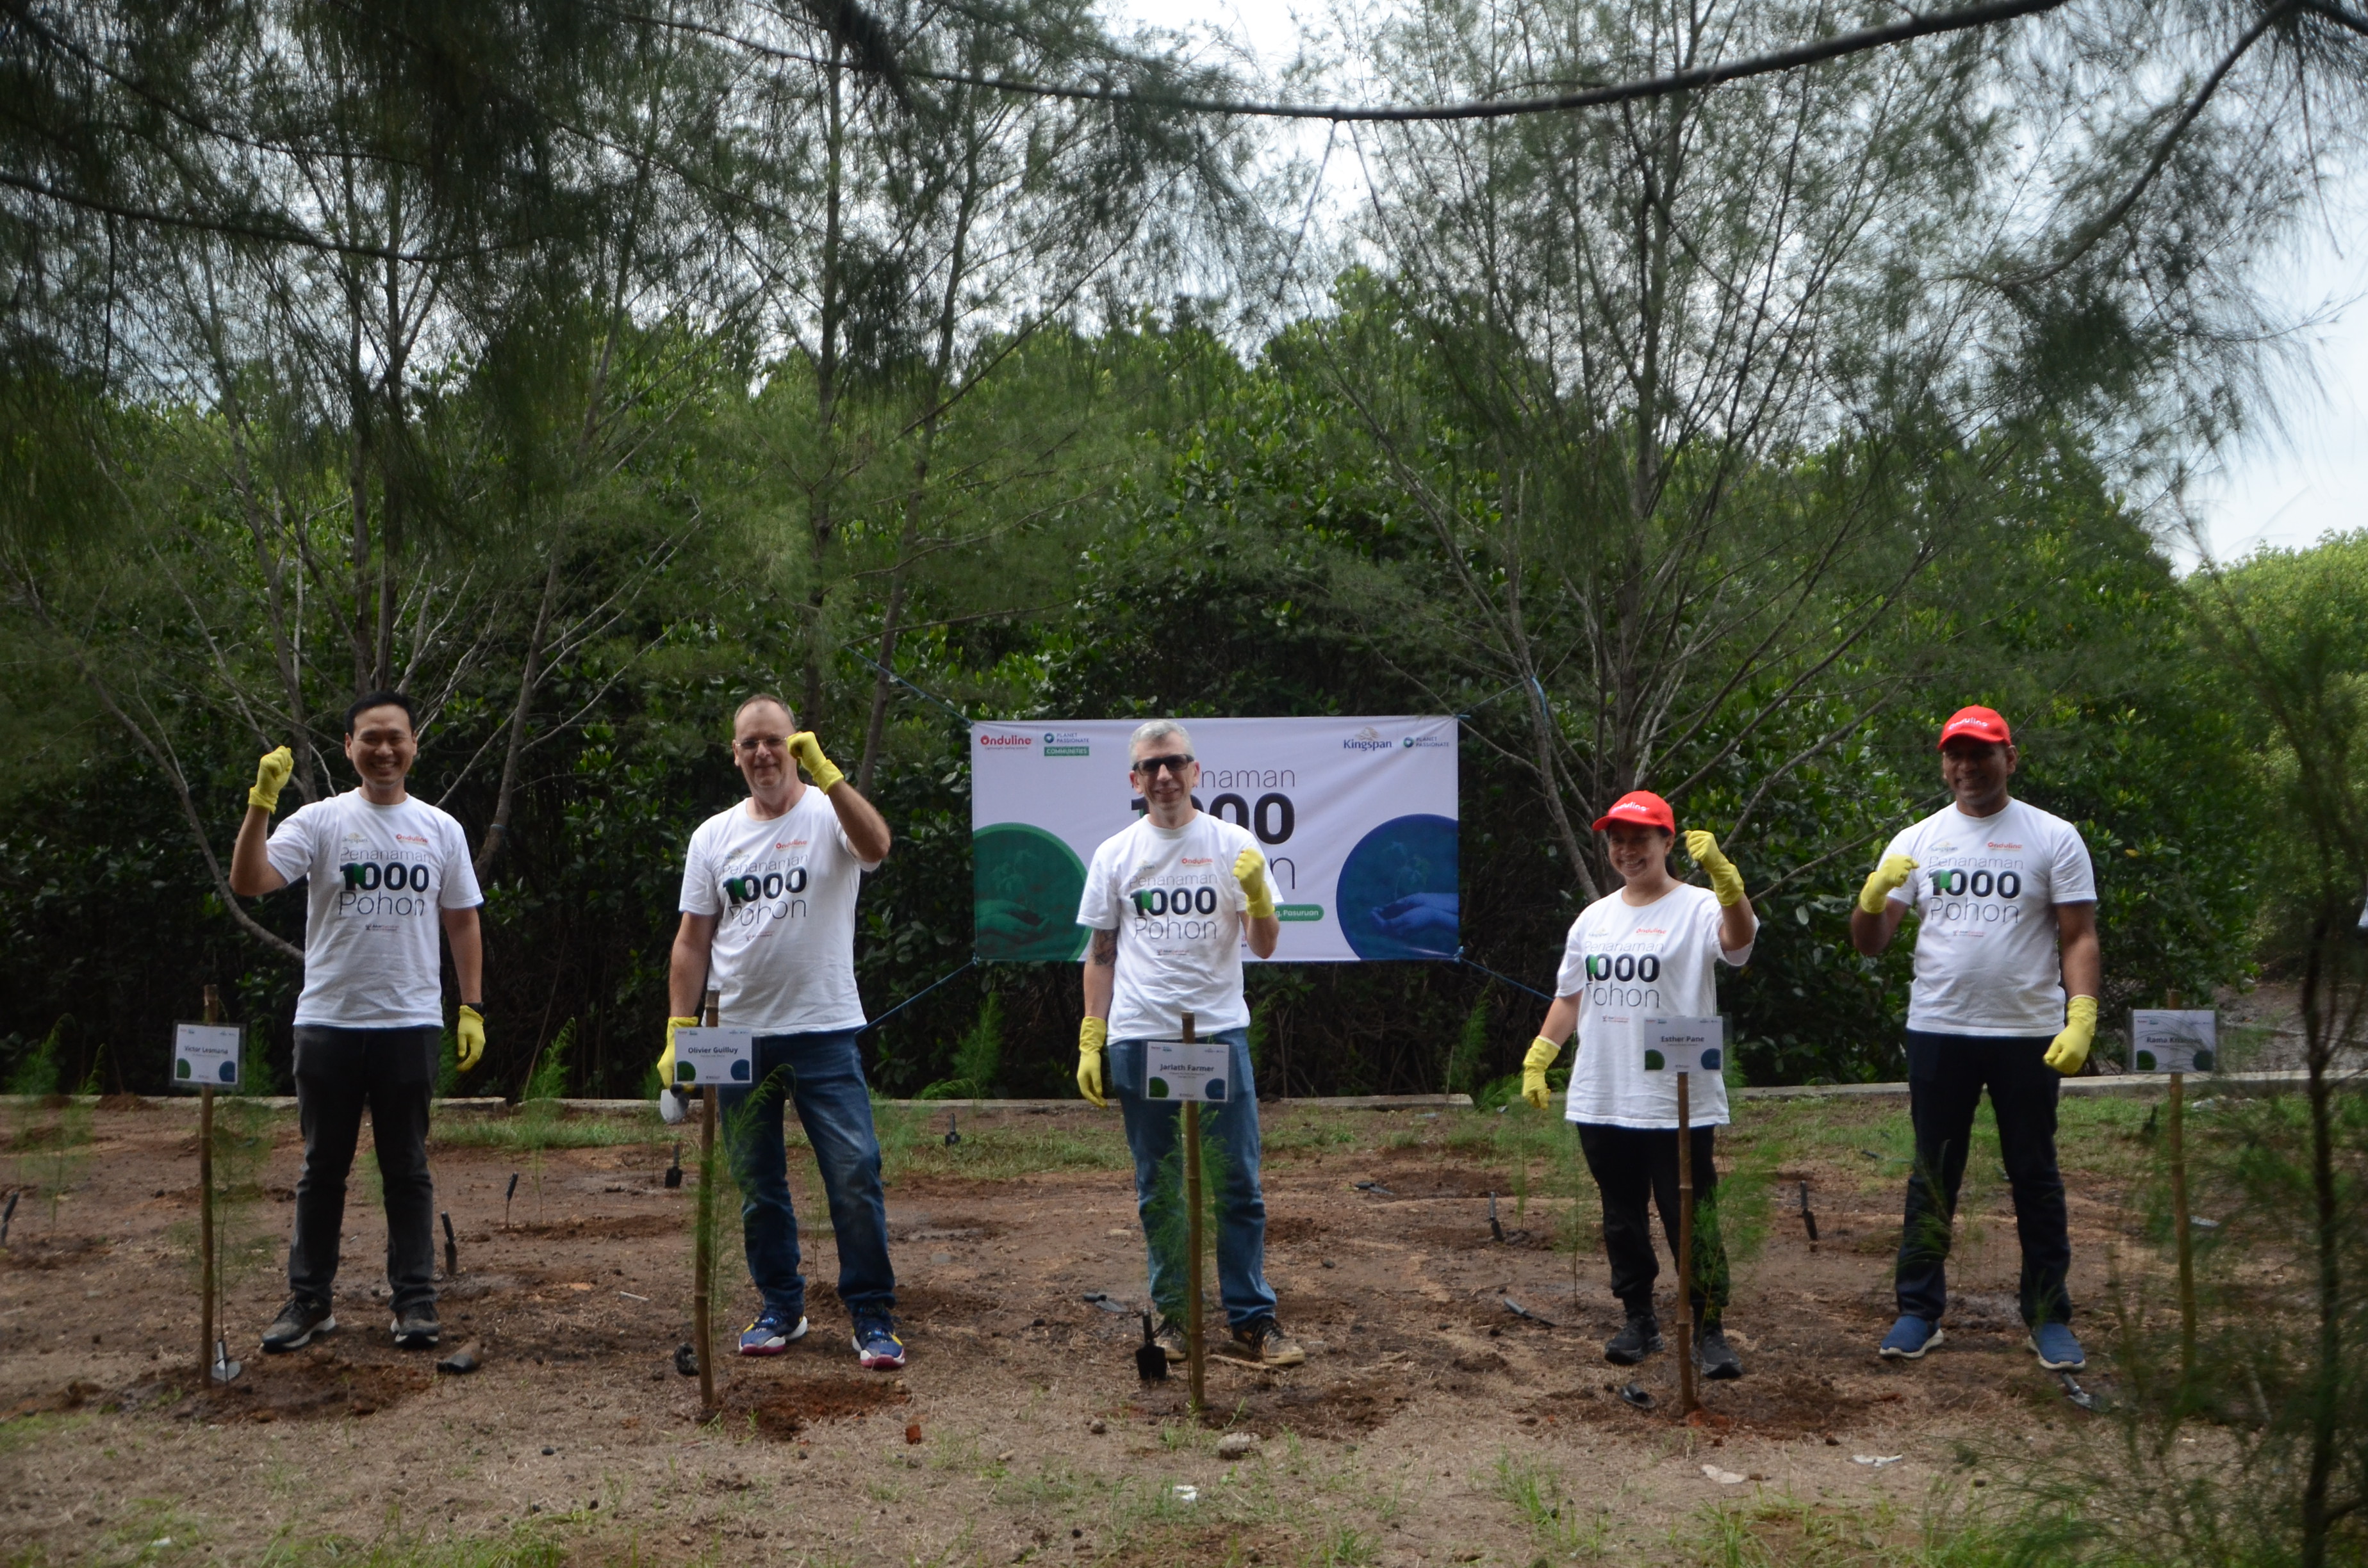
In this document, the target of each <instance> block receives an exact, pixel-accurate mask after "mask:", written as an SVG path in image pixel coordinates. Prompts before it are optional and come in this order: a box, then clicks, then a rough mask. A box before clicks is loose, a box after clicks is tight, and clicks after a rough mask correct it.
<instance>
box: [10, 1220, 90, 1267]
mask: <svg viewBox="0 0 2368 1568" xmlns="http://www.w3.org/2000/svg"><path fill="white" fill-rule="evenodd" d="M17 1218H19V1219H22V1218H23V1216H22V1215H19V1216H17ZM113 1248H114V1244H113V1243H111V1242H109V1241H108V1239H107V1238H106V1237H105V1236H40V1237H37V1238H26V1237H17V1238H16V1239H13V1240H11V1241H10V1242H9V1243H8V1244H7V1246H6V1247H5V1248H0V1259H6V1263H7V1266H8V1267H11V1268H40V1269H51V1268H63V1267H66V1266H67V1265H69V1264H76V1263H90V1262H93V1261H95V1260H97V1259H98V1258H102V1257H105V1256H107V1255H108V1253H109V1252H110V1251H112V1250H113Z"/></svg>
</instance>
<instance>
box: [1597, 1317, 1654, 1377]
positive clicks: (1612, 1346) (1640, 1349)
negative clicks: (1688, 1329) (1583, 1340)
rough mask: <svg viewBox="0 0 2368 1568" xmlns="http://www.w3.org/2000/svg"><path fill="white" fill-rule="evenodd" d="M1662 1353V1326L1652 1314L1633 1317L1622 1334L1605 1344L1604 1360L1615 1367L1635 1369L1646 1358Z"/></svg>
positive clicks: (1622, 1328)
mask: <svg viewBox="0 0 2368 1568" xmlns="http://www.w3.org/2000/svg"><path fill="white" fill-rule="evenodd" d="M1660 1353H1661V1324H1660V1320H1659V1319H1658V1318H1656V1317H1655V1316H1654V1315H1653V1314H1652V1313H1650V1312H1646V1313H1645V1314H1644V1315H1642V1316H1641V1317H1639V1316H1631V1317H1630V1318H1629V1320H1628V1321H1627V1323H1626V1324H1623V1325H1622V1327H1621V1330H1620V1332H1619V1333H1617V1334H1615V1335H1612V1336H1611V1338H1610V1339H1608V1340H1606V1341H1604V1344H1603V1358H1604V1359H1605V1360H1607V1361H1609V1362H1611V1364H1612V1365H1613V1366H1615V1367H1633V1366H1634V1365H1635V1364H1636V1363H1637V1362H1639V1361H1642V1360H1643V1359H1644V1358H1645V1357H1647V1356H1657V1355H1659V1354H1660Z"/></svg>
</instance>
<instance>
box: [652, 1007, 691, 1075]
mask: <svg viewBox="0 0 2368 1568" xmlns="http://www.w3.org/2000/svg"><path fill="white" fill-rule="evenodd" d="M698 1027H699V1020H698V1019H697V1018H668V1019H667V1020H666V1050H665V1051H662V1052H660V1053H659V1055H658V1083H659V1084H660V1085H662V1086H663V1087H666V1088H669V1089H671V1088H673V1087H674V1031H675V1030H677V1029H695V1028H698Z"/></svg>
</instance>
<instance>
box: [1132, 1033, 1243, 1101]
mask: <svg viewBox="0 0 2368 1568" xmlns="http://www.w3.org/2000/svg"><path fill="white" fill-rule="evenodd" d="M1233 1070H1234V1051H1233V1047H1231V1046H1229V1045H1227V1044H1225V1043H1224V1041H1223V1040H1204V1041H1196V1042H1194V1043H1193V1044H1190V1045H1187V1044H1185V1043H1184V1042H1183V1041H1182V1040H1145V1041H1144V1045H1143V1097H1144V1099H1147V1100H1201V1101H1203V1102H1214V1103H1222V1102H1223V1101H1224V1099H1225V1097H1226V1096H1227V1095H1228V1094H1229V1093H1230V1092H1231V1091H1230V1090H1229V1089H1228V1088H1227V1086H1226V1084H1225V1077H1226V1075H1227V1074H1230V1073H1232V1072H1233Z"/></svg>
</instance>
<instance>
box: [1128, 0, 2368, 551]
mask: <svg viewBox="0 0 2368 1568" xmlns="http://www.w3.org/2000/svg"><path fill="white" fill-rule="evenodd" d="M1114 9H1115V10H1116V12H1117V14H1118V15H1119V16H1121V17H1125V18H1128V19H1131V20H1133V21H1136V22H1140V23H1144V24H1147V25H1149V26H1153V27H1159V28H1182V29H1190V30H1192V31H1197V32H1201V33H1202V34H1203V35H1204V36H1205V37H1207V38H1209V40H1210V46H1211V47H1212V48H1220V47H1223V46H1222V45H1221V44H1220V43H1219V41H1218V40H1220V39H1222V40H1225V41H1226V42H1229V43H1230V44H1231V45H1232V47H1233V48H1235V49H1236V50H1239V51H1244V52H1245V53H1247V55H1249V56H1250V57H1251V58H1253V59H1254V60H1255V61H1256V62H1257V63H1258V69H1259V70H1260V72H1261V73H1262V74H1265V75H1266V76H1267V77H1268V78H1269V81H1271V80H1272V79H1273V78H1274V77H1275V76H1276V75H1277V74H1280V72H1281V68H1282V66H1283V65H1285V64H1286V63H1287V62H1289V61H1290V60H1291V58H1292V54H1293V53H1294V51H1296V50H1297V48H1298V41H1299V24H1298V21H1297V19H1296V17H1298V16H1304V17H1308V18H1310V19H1311V20H1315V21H1318V22H1320V21H1321V20H1322V19H1323V17H1325V15H1326V7H1325V6H1323V5H1321V4H1315V5H1300V6H1291V5H1278V4H1274V3H1273V0H1267V3H1265V4H1249V5H1244V4H1237V3H1236V0H1114ZM1292 133H1295V134H1296V136H1297V139H1298V142H1299V144H1300V147H1301V150H1302V152H1303V153H1304V155H1305V156H1306V157H1308V158H1309V159H1310V160H1311V161H1312V160H1314V159H1315V158H1317V157H1318V156H1320V155H1321V153H1322V152H1323V149H1324V145H1325V138H1326V134H1327V131H1326V128H1325V127H1324V126H1322V125H1319V124H1314V123H1307V124H1302V125H1298V126H1296V127H1293V128H1292ZM1353 169H1354V165H1353V161H1352V160H1350V159H1349V158H1347V157H1344V155H1343V154H1342V153H1340V152H1338V151H1337V150H1336V152H1335V153H1334V155H1333V159H1332V161H1331V163H1330V164H1329V165H1327V173H1326V186H1327V187H1331V186H1335V185H1337V184H1339V183H1344V182H1346V181H1350V180H1353V179H1354V177H1355V176H1354V173H1353ZM2348 186H2349V188H2346V187H2342V186H2339V187H2337V188H2336V189H2335V190H2333V191H2332V192H2331V193H2330V199H2329V201H2328V211H2327V213H2326V215H2325V216H2324V217H2322V218H2319V219H2317V220H2315V221H2314V222H2312V224H2311V227H2310V231H2309V233H2306V234H2304V235H2299V236H2297V244H2298V248H2299V251H2300V255H2299V256H2298V257H2297V259H2296V261H2295V262H2294V264H2293V265H2292V266H2290V267H2287V268H2285V269H2284V270H2283V275H2282V277H2281V282H2280V286H2281V288H2282V289H2283V290H2284V291H2285V293H2286V295H2287V297H2288V300H2289V301H2290V302H2291V304H2292V305H2293V307H2294V309H2295V310H2296V311H2297V312H2313V313H2317V312H2322V311H2326V312H2329V313H2328V319H2327V320H2325V321H2323V322H2322V323H2321V324H2319V325H2317V327H2315V328H2313V329H2311V330H2310V331H2309V332H2308V333H2307V335H2306V339H2305V348H2306V355H2305V358H2306V359H2307V361H2308V364H2309V366H2310V368H2311V369H2310V371H2309V373H2307V374H2302V375H2295V376H2290V377H2287V378H2285V379H2284V380H2283V381H2281V382H2280V384H2279V388H2278V394H2277V406H2276V408H2275V410H2274V418H2273V419H2271V420H2268V421H2264V422H2262V426H2261V427H2260V429H2259V430H2258V432H2257V433H2256V434H2255V435H2254V436H2252V437H2250V438H2248V440H2247V441H2246V442H2245V443H2244V444H2243V445H2242V446H2241V447H2239V448H2238V449H2237V450H2235V451H2233V452H2230V453H2229V454H2227V457H2226V468H2225V470H2224V471H2223V472H2219V473H2216V474H2211V475H2207V476H2206V477H2204V478H2203V479H2202V480H2201V481H2199V482H2198V483H2197V484H2196V485H2195V486H2194V488H2193V489H2192V491H2191V493H2190V496H2189V502H2190V506H2191V510H2192V512H2193V513H2194V515H2195V516H2196V517H2198V518H2199V519H2200V520H2201V521H2202V523H2203V528H2204V533H2205V540H2206V543H2207V545H2208V546H2209V548H2210V549H2211V551H2212V552H2213V553H2214V555H2216V556H2218V557H2219V558H2221V559H2222V560H2224V561H2226V560H2233V559H2236V558H2237V557H2239V556H2242V555H2245V554H2248V553H2249V552H2250V551H2254V550H2256V549H2258V548H2260V547H2262V546H2264V545H2267V546H2275V547H2281V548H2289V549H2290V548H2294V547H2296V546H2301V545H2307V544H2310V543H2313V542H2314V541H2316V540H2317V539H2318V538H2319V537H2320V536H2321V535H2323V534H2328V533H2333V532H2340V531H2345V530H2350V529H2356V528H2368V300H2363V299H2362V298H2361V296H2363V295H2368V176H2354V177H2353V178H2352V179H2351V180H2350V181H2349V182H2348ZM1329 194H1335V195H1337V192H1333V193H1329ZM1326 205H1327V206H1328V205H1330V203H1328V202H1327V203H1326ZM2177 553H2178V554H2179V555H2180V558H2181V560H2182V561H2185V560H2188V559H2191V558H2192V551H2187V550H2184V549H2181V550H2180V551H2177Z"/></svg>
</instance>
